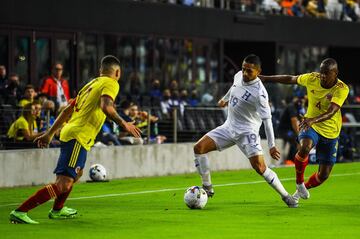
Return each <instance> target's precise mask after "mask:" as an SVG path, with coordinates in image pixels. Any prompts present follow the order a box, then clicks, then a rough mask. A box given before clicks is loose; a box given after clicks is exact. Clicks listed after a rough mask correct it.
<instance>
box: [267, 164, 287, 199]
mask: <svg viewBox="0 0 360 239" xmlns="http://www.w3.org/2000/svg"><path fill="white" fill-rule="evenodd" d="M262 176H263V177H264V179H265V181H266V182H268V183H269V184H270V186H271V187H273V188H274V189H275V190H276V191H277V192H278V193H279V194H280V195H281V197H286V196H287V195H289V193H288V192H287V191H286V189H285V188H284V186H283V185H282V183H281V182H280V179H279V178H278V176H277V174H276V173H275V172H274V171H272V170H271V169H270V168H266V170H265V172H264V173H263V175H262Z"/></svg>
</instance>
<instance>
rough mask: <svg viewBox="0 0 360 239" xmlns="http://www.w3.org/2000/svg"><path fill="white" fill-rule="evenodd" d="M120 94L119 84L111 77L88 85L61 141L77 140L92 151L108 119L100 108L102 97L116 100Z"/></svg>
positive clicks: (76, 102)
mask: <svg viewBox="0 0 360 239" xmlns="http://www.w3.org/2000/svg"><path fill="white" fill-rule="evenodd" d="M118 92H119V84H118V82H117V81H116V80H114V79H112V78H109V77H98V78H95V79H94V80H92V81H91V82H89V83H88V84H86V85H85V86H84V87H83V88H82V89H81V90H80V92H79V93H78V95H77V97H76V101H75V107H74V112H73V114H72V116H71V118H70V120H69V122H68V123H67V124H65V126H64V127H63V128H62V130H61V133H60V140H61V141H63V142H68V141H70V140H72V139H76V140H77V141H78V142H79V143H80V144H81V145H82V146H83V147H84V148H85V149H86V150H90V147H91V146H92V145H93V144H94V140H95V137H96V135H97V134H98V133H99V131H100V129H101V126H102V125H103V123H104V121H105V119H106V116H105V114H104V112H103V111H102V110H101V108H100V99H101V96H103V95H107V96H110V97H111V98H112V99H113V100H115V98H116V96H117V94H118Z"/></svg>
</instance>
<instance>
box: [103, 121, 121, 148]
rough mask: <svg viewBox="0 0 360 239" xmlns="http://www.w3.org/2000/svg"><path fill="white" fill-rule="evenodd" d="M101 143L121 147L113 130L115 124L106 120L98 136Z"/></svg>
mask: <svg viewBox="0 0 360 239" xmlns="http://www.w3.org/2000/svg"><path fill="white" fill-rule="evenodd" d="M98 138H99V141H100V142H101V143H103V144H105V145H121V143H120V141H119V139H118V136H117V135H116V133H115V132H114V130H113V124H112V122H111V121H109V119H106V120H105V122H104V124H103V126H102V127H101V130H100V132H99V135H98Z"/></svg>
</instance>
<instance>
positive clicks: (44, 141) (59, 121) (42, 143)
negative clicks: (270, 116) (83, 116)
mask: <svg viewBox="0 0 360 239" xmlns="http://www.w3.org/2000/svg"><path fill="white" fill-rule="evenodd" d="M74 107H75V100H74V101H73V102H71V104H69V105H68V106H66V108H65V109H64V110H63V111H62V112H61V113H60V115H59V116H58V117H57V118H56V120H55V122H54V124H53V125H52V126H51V128H50V129H49V130H48V131H46V132H45V133H44V134H43V135H41V136H39V137H37V138H35V140H34V142H36V143H37V145H38V146H39V147H41V148H43V147H46V146H47V145H48V144H49V143H50V141H51V139H52V138H53V137H54V134H55V133H56V132H57V131H58V130H59V129H60V128H61V127H62V126H63V125H64V123H65V122H67V121H68V120H69V119H70V117H71V115H72V113H73V112H74Z"/></svg>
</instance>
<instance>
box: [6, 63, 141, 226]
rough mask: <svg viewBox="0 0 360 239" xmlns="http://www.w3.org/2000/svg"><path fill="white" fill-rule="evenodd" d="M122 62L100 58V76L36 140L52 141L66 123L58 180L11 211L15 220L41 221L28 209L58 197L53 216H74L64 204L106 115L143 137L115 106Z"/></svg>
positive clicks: (62, 139)
mask: <svg viewBox="0 0 360 239" xmlns="http://www.w3.org/2000/svg"><path fill="white" fill-rule="evenodd" d="M120 75H121V69H120V62H119V60H118V59H117V58H116V57H114V56H105V57H104V58H103V59H102V60H101V66H100V77H98V78H95V79H93V80H92V81H91V82H89V83H88V84H87V85H85V86H84V87H83V88H82V89H81V90H80V92H79V93H78V95H77V97H76V99H75V100H74V101H73V102H72V103H70V105H68V106H67V107H66V108H65V109H64V111H63V112H62V113H61V114H60V115H59V117H58V118H57V119H56V120H55V122H54V124H53V126H52V127H51V128H50V129H49V130H48V131H47V132H46V133H45V134H43V135H42V136H40V137H38V138H36V139H35V141H36V142H37V144H38V146H39V147H45V146H47V145H48V144H49V142H50V141H51V139H52V137H53V136H54V134H55V132H56V131H57V130H58V129H59V128H61V127H62V126H63V124H64V123H66V122H67V123H66V124H65V126H64V127H63V128H62V130H61V133H60V140H61V142H62V144H61V152H60V156H59V160H58V163H57V166H56V168H55V170H54V173H55V174H56V181H55V183H53V184H49V185H46V186H45V187H43V188H42V189H40V190H39V191H37V192H36V193H35V194H34V195H33V196H31V197H30V198H28V199H27V200H26V201H25V202H24V203H23V204H22V205H20V206H19V207H18V208H17V209H15V210H14V211H12V212H11V213H10V221H11V222H13V223H28V224H38V222H36V221H34V220H32V219H31V218H30V217H29V216H28V215H27V212H28V211H29V210H31V209H33V208H35V207H37V206H38V205H40V204H43V203H45V202H47V201H48V200H50V199H51V198H54V199H55V202H54V206H53V208H52V209H51V210H50V212H49V218H50V219H60V218H72V217H75V216H76V214H77V211H76V210H75V209H72V208H68V207H64V203H65V200H66V199H67V197H68V196H69V194H70V192H71V190H72V186H73V184H74V183H75V182H76V181H77V180H78V179H79V178H80V177H81V175H82V173H83V172H82V171H83V168H84V166H85V161H86V153H87V151H88V150H90V147H91V146H92V145H93V144H94V140H95V137H96V135H97V134H98V132H99V130H100V128H101V126H102V125H103V123H104V121H105V119H106V117H108V118H110V119H111V120H113V121H114V122H116V123H117V124H119V125H120V126H121V127H123V128H124V129H125V130H126V131H127V132H129V133H131V134H132V135H134V136H135V137H140V133H141V132H140V130H139V129H138V128H136V127H135V126H134V125H133V124H131V123H127V122H125V121H124V120H123V119H122V118H121V117H120V116H119V115H118V114H117V112H116V109H115V108H114V100H115V98H116V96H117V94H118V91H119V84H118V80H119V79H120Z"/></svg>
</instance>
